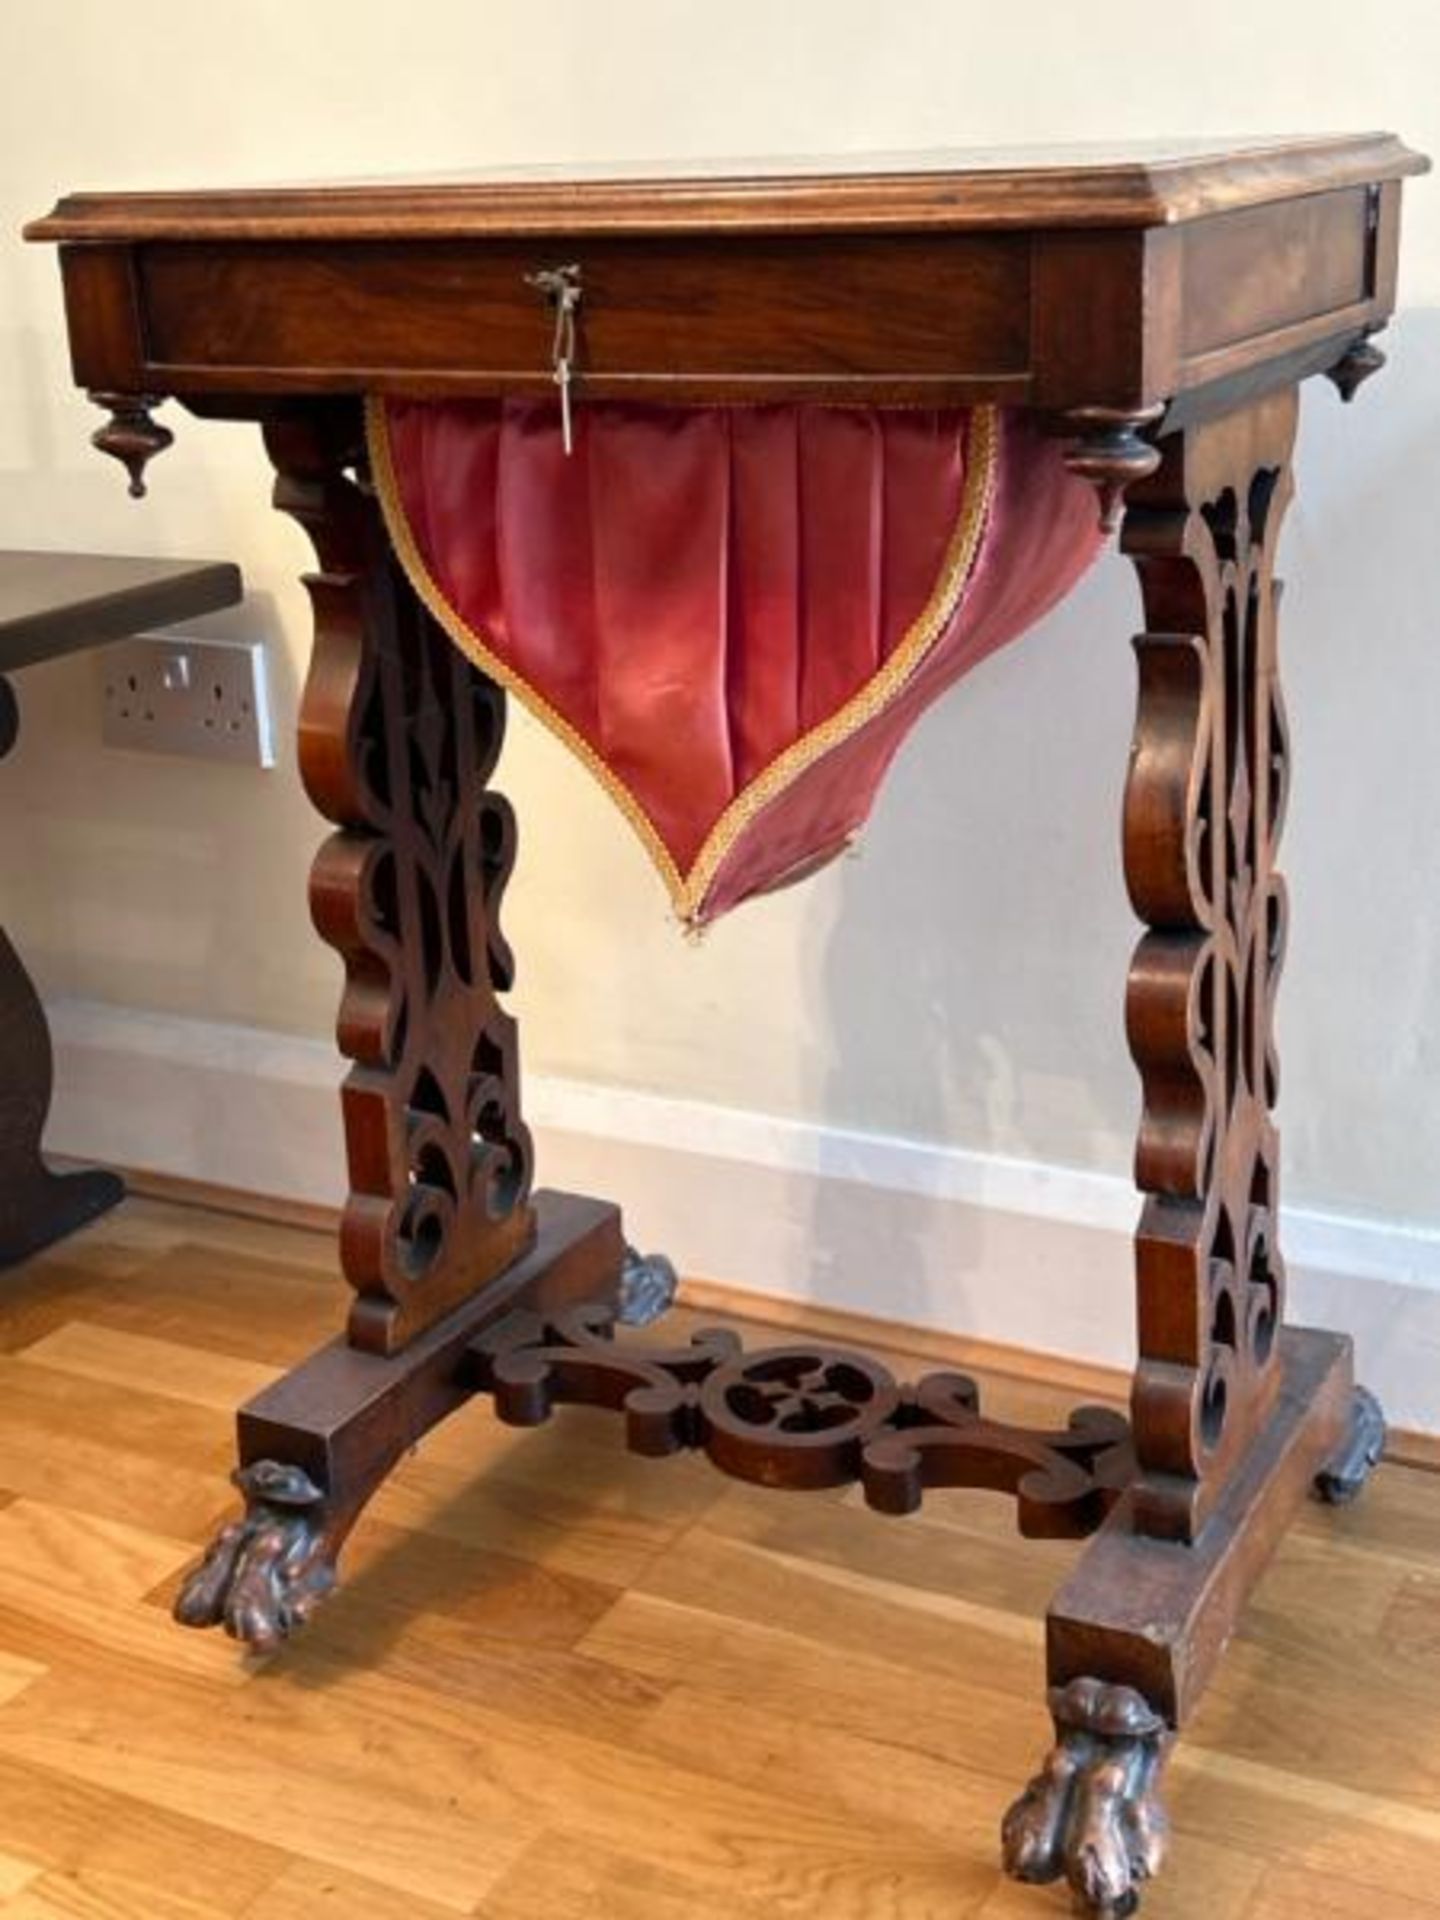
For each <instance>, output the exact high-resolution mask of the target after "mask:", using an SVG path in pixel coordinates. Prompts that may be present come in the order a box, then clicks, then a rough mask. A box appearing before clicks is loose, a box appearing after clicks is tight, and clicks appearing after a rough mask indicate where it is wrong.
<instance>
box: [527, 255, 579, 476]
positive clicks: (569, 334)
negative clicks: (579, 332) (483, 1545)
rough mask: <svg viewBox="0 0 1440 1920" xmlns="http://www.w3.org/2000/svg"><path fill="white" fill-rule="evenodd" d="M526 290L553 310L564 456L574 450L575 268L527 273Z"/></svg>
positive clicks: (554, 359) (554, 358)
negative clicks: (537, 294) (532, 289)
mask: <svg viewBox="0 0 1440 1920" xmlns="http://www.w3.org/2000/svg"><path fill="white" fill-rule="evenodd" d="M525 281H526V284H527V286H532V287H535V288H536V289H537V290H538V291H539V292H540V293H543V294H544V296H545V298H546V299H547V300H548V301H549V302H550V304H551V305H552V306H553V307H554V309H555V337H554V339H553V340H552V341H551V344H550V361H551V365H552V367H553V369H554V372H553V374H552V378H553V379H554V382H555V384H556V386H557V387H558V388H559V389H560V439H561V443H562V444H563V446H564V448H565V451H566V453H567V454H570V453H573V452H574V450H575V445H574V436H573V433H572V429H571V422H570V382H571V380H572V378H573V370H574V363H575V309H576V308H577V307H578V306H579V304H580V269H579V267H578V266H569V267H545V268H542V269H541V271H540V272H538V273H527V274H526V276H525Z"/></svg>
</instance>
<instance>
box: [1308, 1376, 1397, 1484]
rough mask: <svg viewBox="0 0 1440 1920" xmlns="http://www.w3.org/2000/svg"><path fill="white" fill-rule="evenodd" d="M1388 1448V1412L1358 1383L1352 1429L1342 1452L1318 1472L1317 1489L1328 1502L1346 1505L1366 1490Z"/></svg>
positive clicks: (1342, 1444) (1351, 1417) (1352, 1415)
mask: <svg viewBox="0 0 1440 1920" xmlns="http://www.w3.org/2000/svg"><path fill="white" fill-rule="evenodd" d="M1384 1451H1385V1415H1384V1413H1383V1411H1382V1410H1381V1406H1380V1402H1379V1401H1378V1400H1377V1399H1376V1398H1375V1396H1374V1394H1373V1393H1371V1391H1370V1389H1369V1388H1368V1387H1356V1389H1355V1398H1354V1400H1353V1401H1352V1403H1351V1406H1350V1430H1349V1432H1348V1433H1347V1434H1346V1436H1345V1439H1344V1441H1343V1442H1342V1443H1341V1446H1340V1450H1339V1452H1338V1453H1337V1454H1336V1455H1335V1457H1334V1459H1333V1460H1331V1462H1330V1463H1329V1465H1328V1466H1327V1467H1325V1468H1324V1470H1323V1471H1322V1472H1320V1473H1317V1474H1316V1476H1315V1492H1316V1494H1317V1495H1318V1496H1319V1498H1320V1499H1322V1500H1323V1501H1324V1502H1325V1503H1326V1505H1327V1506H1331V1507H1343V1506H1345V1505H1346V1503H1347V1502H1348V1501H1351V1500H1354V1499H1355V1498H1357V1496H1358V1495H1359V1494H1360V1493H1361V1492H1362V1491H1363V1490H1364V1487H1365V1483H1366V1481H1367V1480H1368V1479H1369V1478H1370V1475H1371V1473H1372V1472H1373V1471H1374V1469H1375V1468H1376V1467H1377V1466H1378V1465H1379V1464H1380V1456H1381V1454H1382V1453H1384Z"/></svg>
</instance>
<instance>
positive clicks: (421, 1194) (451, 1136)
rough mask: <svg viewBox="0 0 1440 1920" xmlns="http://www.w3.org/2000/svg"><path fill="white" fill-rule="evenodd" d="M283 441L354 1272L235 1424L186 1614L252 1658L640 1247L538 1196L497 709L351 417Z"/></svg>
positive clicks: (497, 694)
mask: <svg viewBox="0 0 1440 1920" xmlns="http://www.w3.org/2000/svg"><path fill="white" fill-rule="evenodd" d="M266 442H267V445H268V447H269V450H270V453H271V456H272V458H273V459H274V462H275V465H276V468H277V469H278V475H279V477H278V480H277V483H276V489H275V498H276V504H277V506H279V507H280V508H281V509H282V510H283V511H285V512H287V513H289V514H291V515H292V516H293V517H294V518H295V519H296V520H298V521H299V522H300V523H301V525H302V526H303V527H304V528H305V529H306V531H307V532H308V533H309V535H310V537H311V539H312V541H313V543H314V546H315V550H316V553H317V556H318V559H319V570H318V571H317V572H316V573H314V574H311V575H310V576H308V578H307V583H306V584H307V585H308V587H309V590H310V595H311V599H312V601H313V604H314V609H315V652H314V659H313V663H312V666H311V671H310V676H309V680H308V682H307V685H306V690H305V698H304V704H303V707H302V710H301V718H300V764H301V772H302V774H303V776H304V779H305V784H306V787H307V790H308V791H309V793H310V795H311V797H312V799H313V800H314V801H315V803H316V805H317V806H318V807H319V808H320V810H321V811H322V813H324V814H325V815H326V816H327V817H328V818H329V819H330V820H332V821H334V822H335V824H336V828H337V831H336V832H335V833H333V834H332V835H331V836H330V838H329V839H328V840H327V841H326V842H325V844H324V846H323V847H322V848H321V850H320V853H319V856H318V857H317V859H316V862H315V866H314V870H313V874H312V879H311V890H310V899H311V909H312V913H313V916H314V919H315V924H316V927H317V929H318V930H319V932H320V933H321V934H322V936H323V937H324V938H325V939H326V940H327V941H328V942H329V943H330V945H331V946H333V947H334V948H335V949H336V950H337V951H338V952H339V954H340V955H341V957H342V959H343V961H344V964H345V974H346V985H345V992H344V997H343V1000H342V1003H341V1008H340V1017H339V1025H338V1037H339V1043H340V1047H341V1050H342V1052H343V1053H344V1054H345V1055H346V1056H347V1057H348V1058H349V1059H350V1060H351V1061H352V1062H353V1065H352V1067H351V1069H350V1072H349V1074H348V1076H347V1078H346V1080H345V1085H344V1091H343V1111H344V1122H345V1140H346V1149H347V1155H348V1161H349V1171H350V1188H351V1191H350V1197H349V1200H348V1202H347V1204H346V1207H345V1211H344V1216H343V1221H342V1225H341V1232H340V1254H341V1264H342V1266H343V1268H344V1271H345V1275H346V1278H347V1279H348V1280H349V1282H350V1284H351V1286H352V1287H353V1288H354V1290H355V1295H356V1298H355V1301H354V1305H353V1307H352V1310H351V1313H350V1319H349V1329H348V1340H346V1341H337V1342H336V1343H335V1344H334V1345H333V1346H332V1347H329V1348H326V1349H324V1350H323V1351H322V1352H321V1353H319V1354H317V1355H316V1356H315V1357H314V1358H313V1359H312V1360H310V1361H307V1362H306V1363H305V1364H304V1365H302V1366H301V1367H299V1368H298V1369H297V1370H296V1371H295V1372H294V1373H292V1374H291V1375H289V1376H288V1377H287V1378H286V1379H284V1380H282V1381H280V1382H279V1383H278V1385H277V1386H275V1387H274V1388H272V1389H270V1390H269V1392H267V1393H265V1394H262V1395H261V1396H260V1397H259V1399H258V1400H256V1401H254V1402H252V1403H251V1404H250V1405H249V1406H248V1407H246V1408H245V1409H243V1410H242V1412H241V1415H240V1456H241V1469H240V1472H239V1474H238V1475H237V1484H238V1485H239V1487H240V1489H241V1491H242V1492H243V1493H244V1494H245V1496H246V1502H247V1507H246V1512H245V1515H244V1517H243V1518H242V1519H241V1520H239V1521H238V1522H236V1523H235V1524H234V1525H232V1526H229V1527H227V1528H226V1529H225V1530H224V1531H223V1532H222V1533H221V1534H220V1536H219V1537H218V1538H217V1540H216V1541H215V1543H214V1545H213V1546H212V1547H211V1549H210V1551H209V1553H208V1554H207V1555H206V1557H205V1559H204V1561H203V1562H202V1564H201V1565H200V1566H199V1567H198V1568H197V1569H196V1570H195V1572H194V1573H193V1574H192V1575H191V1576H190V1578H189V1580H188V1581H187V1582H186V1585H185V1587H184V1589H183V1591H182V1593H181V1596H180V1599H179V1602H178V1604H177V1607H176V1614H177V1617H178V1618H179V1619H180V1620H181V1621H183V1622H185V1623H187V1624H189V1625H192V1626H210V1625H220V1624H223V1625H224V1626H226V1627H227V1628H228V1630H229V1631H230V1632H232V1633H234V1634H235V1635H236V1636H237V1637H238V1638H240V1639H242V1640H244V1641H245V1642H247V1643H248V1644H249V1645H250V1646H251V1647H253V1648H255V1649H257V1650H261V1651H268V1650H269V1649H271V1648H273V1647H274V1646H275V1645H276V1644H277V1643H278V1642H279V1641H280V1640H282V1639H284V1638H285V1636H286V1635H287V1634H288V1633H290V1632H292V1631H293V1630H294V1629H295V1628H296V1627H298V1626H300V1625H302V1624H303V1623H304V1621H305V1620H306V1618H307V1617H308V1615H309V1613H310V1612H311V1610H312V1609H313V1607H314V1606H315V1604H316V1603H317V1602H318V1601H319V1600H320V1599H321V1598H323V1596H324V1595H325V1593H326V1592H328V1591H329V1589H330V1587H331V1586H332V1585H333V1584H334V1578H335V1571H334V1569H335V1558H336V1555H337V1553H338V1552H339V1549H340V1546H341V1544H342V1542H343V1541H344V1539H345V1536H346V1534H347V1533H348V1532H349V1530H350V1528H351V1526H353V1524H354V1522H355V1519H356V1517H357V1516H358V1514H359V1513H360V1511H361V1509H362V1507H363V1506H364V1504H365V1502H366V1500H368V1499H369V1497H370V1495H371V1493H373V1491H374V1490H375V1488H376V1487H377V1486H378V1485H379V1484H380V1482H381V1481H382V1480H383V1479H384V1477H385V1475H386V1474H387V1473H388V1472H389V1471H390V1469H391V1467H392V1466H393V1465H394V1464H395V1462H396V1460H397V1459H398V1458H399V1456H400V1454H401V1453H402V1452H403V1451H404V1450H405V1448H407V1447H408V1446H410V1445H413V1443H414V1442H415V1441H416V1440H417V1439H418V1438H419V1437H420V1436H421V1434H423V1433H424V1432H425V1431H426V1430H427V1429H428V1428H429V1427H431V1426H433V1425H434V1424H435V1422H436V1421H437V1420H439V1419H443V1418H444V1417H445V1415H446V1414H448V1413H449V1412H451V1411H452V1410H453V1409H454V1408H455V1407H456V1406H458V1405H459V1404H460V1403H461V1401H463V1400H464V1399H465V1398H466V1397H467V1395H468V1393H469V1392H470V1391H471V1388H470V1386H469V1385H468V1384H467V1369H468V1362H467V1357H466V1356H467V1348H468V1346H469V1344H470V1342H471V1341H472V1340H473V1339H475V1338H476V1337H477V1335H479V1334H480V1333H481V1332H482V1331H483V1330H484V1329H485V1328H486V1327H488V1326H491V1325H492V1324H493V1323H494V1322H495V1321H496V1320H497V1319H499V1318H501V1317H503V1316H504V1315H505V1314H506V1313H507V1312H511V1311H514V1310H515V1309H517V1308H520V1307H525V1308H529V1309H532V1310H536V1311H541V1312H544V1311H547V1310H549V1309H551V1308H556V1307H563V1306H565V1305H567V1304H569V1303H570V1302H572V1301H573V1300H576V1299H581V1298H584V1299H588V1300H597V1299H598V1300H605V1301H609V1302H612V1303H615V1302H618V1300H619V1297H620V1290H621V1270H622V1265H623V1264H624V1261H625V1251H626V1250H625V1247H624V1243H623V1241H622V1239H621V1236H620V1228H619V1217H618V1215H617V1214H616V1212H615V1209H614V1208H613V1207H608V1206H604V1205H602V1204H601V1203H599V1202H592V1201H580V1200H575V1199H571V1198H567V1197H566V1196H563V1195H558V1196H557V1195H551V1196H548V1197H547V1198H545V1201H544V1204H543V1205H542V1204H541V1201H540V1200H539V1199H537V1200H536V1201H534V1202H532V1200H531V1196H530V1171H531V1148H530V1138H529V1134H528V1132H527V1130H526V1128H525V1125H524V1123H523V1121H522V1119H521V1117H520V1092H519V1069H518V1061H517V1047H516V1033H515V1026H514V1022H513V1021H512V1020H511V1019H510V1017H509V1015H508V1014H506V1013H505V1012H504V1011H503V1009H502V1007H501V1005H500V1000H499V995H500V994H502V993H503V992H504V991H505V990H506V989H507V988H508V987H509V985H510V984H511V976H512V971H513V968H512V961H511V955H510V950H509V948H508V946H507V945H506V943H505V940H504V937H503V935H502V934H501V932H500V927H499V920H498V914H499V907H500V899H501V895H502V893H503V890H504V887H505V882H506V880H507V879H508V877H509V874H510V869H511V865H512V862H513V859H514V852H515V825H514V819H513V816H512V814H511V810H510V807H509V804H508V802H507V801H506V800H504V799H503V798H502V797H501V796H500V795H499V794H497V793H495V792H493V791H492V790H491V789H490V787H489V786H488V785H487V782H488V779H489V776H490V773H491V770H492V769H493V767H494V765H495V762H496V758H497V756H498V754H499V751H500V743H501V737H502V734H503V730H504V719H505V705H504V695H503V693H502V691H501V689H500V688H499V687H497V686H496V685H495V684H494V683H493V682H492V681H490V680H488V679H487V678H486V677H485V676H484V675H483V674H481V673H480V672H478V671H477V670H476V669H475V668H474V667H473V666H472V665H471V664H470V663H469V662H468V661H467V660H466V659H465V658H464V657H463V656H462V655H461V654H460V653H459V652H458V651H457V650H456V649H455V648H454V647H453V646H452V645H451V643H450V641H449V639H448V638H447V637H446V635H445V634H444V633H443V632H442V631H441V630H440V628H439V627H438V626H437V625H436V624H435V623H434V621H433V620H431V618H430V617H429V615H428V614H427V613H426V612H425V610H424V608H423V607H422V606H421V604H420V602H419V601H418V600H417V599H416V597H415V595H414V594H413V592H412V591H411V589H410V587H409V585H408V583H407V582H406V580H405V578H404V575H403V573H402V571H401V569H400V567H399V565H398V563H397V562H396V561H395V559H394V557H393V555H392V554H391V551H390V548H389V544H388V541H387V540H386V537H385V533H384V528H383V524H382V521H381V516H380V513H379V509H378V506H377V503H376V501H375V500H374V498H373V496H372V494H371V492H370V490H369V487H368V482H367V476H366V472H365V467H364V442H363V435H362V432H361V420H360V413H359V409H358V407H357V406H355V405H354V404H353V403H351V402H348V401H347V402H337V403H335V404H334V405H327V404H324V403H321V404H312V405H308V406H304V407H300V408H297V409H295V410H294V411H286V412H281V413H277V414H276V415H274V416H273V417H271V418H270V419H269V420H268V421H267V427H266ZM537 1231H538V1238H537ZM630 1273H631V1278H630V1282H629V1298H630V1305H631V1310H632V1312H633V1313H634V1314H635V1315H636V1316H643V1315H647V1314H651V1315H653V1314H654V1313H657V1312H659V1311H661V1310H663V1305H664V1304H665V1300H666V1297H667V1292H666V1289H667V1275H666V1271H665V1268H664V1263H656V1262H655V1261H653V1260H652V1261H650V1262H644V1261H639V1260H638V1257H637V1259H636V1260H635V1261H634V1262H633V1263H632V1267H631V1269H630Z"/></svg>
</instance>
